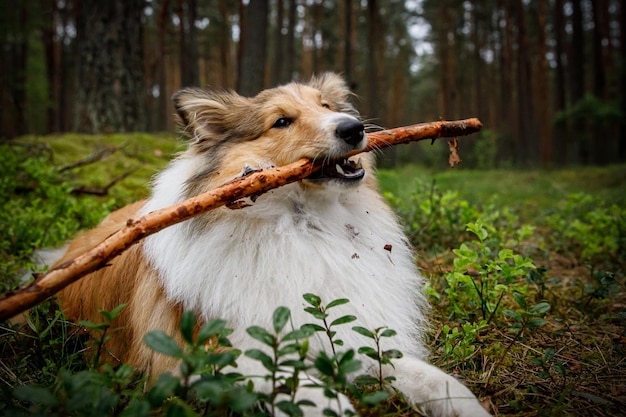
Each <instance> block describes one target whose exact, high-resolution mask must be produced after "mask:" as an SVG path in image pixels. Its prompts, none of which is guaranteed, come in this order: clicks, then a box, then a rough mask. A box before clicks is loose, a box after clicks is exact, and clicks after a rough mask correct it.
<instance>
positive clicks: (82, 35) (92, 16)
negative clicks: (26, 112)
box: [75, 0, 145, 132]
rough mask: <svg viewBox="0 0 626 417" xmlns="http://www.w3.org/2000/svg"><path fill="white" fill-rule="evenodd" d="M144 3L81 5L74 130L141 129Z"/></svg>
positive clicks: (128, 0) (136, 0)
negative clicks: (142, 18) (142, 19)
mask: <svg viewBox="0 0 626 417" xmlns="http://www.w3.org/2000/svg"><path fill="white" fill-rule="evenodd" d="M143 6H144V4H143V1H142V0H116V1H106V2H81V3H80V4H79V6H78V16H77V20H76V29H77V33H76V42H77V47H78V53H79V55H80V57H81V59H80V60H79V61H78V85H77V91H78V92H77V99H76V104H77V111H76V118H75V130H79V131H87V132H118V131H136V130H144V129H145V126H144V116H145V110H144V106H145V102H144V93H145V91H144V86H143V50H142V48H143V32H142V26H141V25H139V24H137V22H140V21H141V15H142V13H143Z"/></svg>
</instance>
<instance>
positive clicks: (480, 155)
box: [0, 0, 626, 168]
mask: <svg viewBox="0 0 626 417" xmlns="http://www.w3.org/2000/svg"><path fill="white" fill-rule="evenodd" d="M0 43H1V44H2V48H1V50H0V54H1V56H0V83H1V84H0V94H1V97H0V109H2V110H1V126H0V141H6V140H8V139H11V138H14V137H16V136H20V135H24V134H47V133H52V132H70V131H72V132H86V133H112V132H133V131H147V132H157V131H174V130H175V126H174V120H173V117H172V114H173V109H172V106H171V100H170V97H171V95H172V94H173V93H174V92H175V91H176V90H177V89H179V88H180V87H182V86H192V85H198V86H212V87H217V88H228V89H236V90H238V91H239V92H241V93H242V94H244V95H254V94H256V93H257V92H258V91H260V90H262V89H263V88H267V87H270V86H273V85H276V84H280V83H285V82H288V81H290V80H292V79H306V78H308V77H309V76H310V75H312V74H315V73H318V72H321V71H338V72H340V73H342V74H343V75H344V76H345V77H346V79H347V80H348V82H349V84H350V85H351V87H352V88H353V90H354V91H355V93H356V94H357V95H358V97H359V102H358V103H357V106H358V108H359V110H360V111H361V113H362V114H363V116H364V117H365V119H366V120H367V121H368V122H370V123H372V124H375V125H378V126H382V127H395V126H399V125H406V124H412V123H416V122H420V121H431V120H438V119H441V118H443V119H447V120H453V119H456V118H464V117H479V118H480V119H481V120H482V121H483V123H484V125H485V129H484V130H483V132H482V133H481V134H480V135H478V136H476V138H473V139H467V140H464V141H463V146H464V147H465V149H464V151H463V155H464V162H465V163H466V164H469V166H476V167H479V168H492V167H511V166H516V167H529V166H530V167H551V166H563V165H567V164H594V165H596V164H609V163H616V162H623V161H625V160H626V118H625V117H624V116H623V115H624V114H625V113H626V94H625V89H626V5H625V4H624V2H622V1H619V0H594V1H590V0H466V1H462V0H421V1H419V0H415V1H405V0H368V1H359V0H341V1H339V0H272V1H258V0H249V1H232V0H115V1H80V0H13V1H3V2H1V3H0ZM472 151H473V152H472ZM432 159H433V158H431V160H432ZM438 159H440V158H438ZM396 162H422V163H428V162H429V160H428V153H424V152H412V151H411V147H410V146H409V147H402V148H400V149H395V150H394V151H393V152H391V153H388V154H387V155H386V158H385V161H383V163H385V164H389V165H391V164H394V163H396Z"/></svg>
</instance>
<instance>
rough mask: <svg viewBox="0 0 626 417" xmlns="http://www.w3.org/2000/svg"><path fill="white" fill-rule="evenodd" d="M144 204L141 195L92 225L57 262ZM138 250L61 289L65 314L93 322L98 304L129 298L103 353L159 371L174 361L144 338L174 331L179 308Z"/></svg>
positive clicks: (97, 239) (98, 319)
mask: <svg viewBox="0 0 626 417" xmlns="http://www.w3.org/2000/svg"><path fill="white" fill-rule="evenodd" d="M144 204H145V201H139V202H136V203H134V204H131V205H128V206H126V207H124V208H121V209H119V210H117V211H115V212H113V213H111V214H110V215H109V216H108V217H107V218H106V219H104V221H103V222H102V223H101V224H100V225H98V226H97V227H96V228H94V229H92V230H90V231H88V232H86V233H83V234H81V235H79V236H78V237H76V238H75V239H74V240H73V241H72V243H71V244H70V247H69V248H68V250H67V252H66V254H65V255H64V256H63V258H61V259H60V260H59V261H58V262H57V263H56V265H59V264H62V263H64V262H66V261H70V260H72V259H74V258H76V257H77V256H79V255H82V254H83V253H84V252H85V248H91V247H94V246H96V245H97V244H99V243H100V242H101V241H103V240H104V239H105V238H107V237H108V236H110V235H111V234H112V233H114V232H116V231H117V230H119V229H121V228H122V227H124V226H125V225H126V221H127V220H128V219H129V218H132V217H134V216H135V214H136V213H137V211H138V210H140V209H141V207H142V206H143V205H144ZM140 251H141V246H140V245H135V246H133V247H131V248H130V249H128V250H127V251H125V252H123V253H122V254H121V255H120V256H119V257H118V258H116V259H115V260H114V261H113V262H112V263H111V264H110V265H109V266H107V267H104V268H102V269H100V270H99V271H96V272H94V273H92V274H90V275H88V276H86V277H84V278H83V279H80V280H79V281H77V282H75V283H74V284H72V285H70V286H68V287H67V288H65V289H64V290H63V291H61V293H60V294H59V295H60V298H61V302H62V307H63V308H64V310H65V314H66V315H67V317H69V318H72V319H79V318H80V319H82V320H90V321H92V322H94V323H98V322H101V321H102V316H100V314H99V313H98V311H99V310H106V311H110V310H113V309H114V308H115V307H117V306H118V305H120V304H127V305H126V307H125V308H124V312H123V314H121V315H120V316H119V318H118V319H117V320H116V321H114V323H113V326H112V330H113V331H114V332H115V333H114V335H113V336H114V337H111V338H110V339H109V340H108V341H107V343H106V345H105V347H106V350H107V355H108V357H109V359H111V360H114V361H122V362H127V363H131V364H133V365H135V366H137V367H138V368H140V369H145V370H150V373H151V374H153V375H158V374H160V373H162V372H164V371H166V370H170V369H172V368H173V367H174V365H175V362H174V361H173V360H171V358H169V357H166V356H164V355H159V354H155V353H154V352H153V351H152V350H150V349H148V348H147V346H145V344H144V343H143V341H142V338H143V336H144V335H145V333H147V332H148V331H149V330H153V329H161V330H163V331H165V332H166V333H168V334H170V335H178V334H179V332H178V324H179V322H180V318H181V315H182V308H181V307H180V306H179V305H174V304H172V303H170V302H168V301H167V300H166V298H165V295H164V293H163V290H162V287H161V284H160V283H159V282H158V279H157V277H156V276H155V274H154V272H153V271H152V270H151V269H150V268H149V267H148V265H147V263H146V261H145V258H144V257H143V256H142V255H141V253H140ZM56 265H55V266H56ZM137 277H141V280H138V279H137ZM147 306H150V308H146V307H147ZM131 320H132V324H131V322H130V321H131ZM179 341H180V342H181V343H182V340H179Z"/></svg>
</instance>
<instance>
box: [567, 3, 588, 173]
mask: <svg viewBox="0 0 626 417" xmlns="http://www.w3.org/2000/svg"><path fill="white" fill-rule="evenodd" d="M580 3H581V0H572V45H571V48H570V49H571V56H570V58H571V59H570V60H568V65H567V67H568V69H569V70H570V74H571V79H570V91H571V103H570V104H571V105H574V104H576V103H577V102H579V101H580V100H582V99H583V97H584V95H585V68H586V65H585V53H584V33H583V13H582V8H581V4H580ZM571 133H572V137H571V139H572V142H573V144H574V146H575V147H576V148H577V149H575V151H574V155H573V156H574V158H575V160H574V161H570V162H577V163H583V164H588V163H589V162H590V152H589V143H588V141H587V138H586V126H585V123H584V121H582V120H579V119H578V118H575V119H574V120H573V125H572V132H571Z"/></svg>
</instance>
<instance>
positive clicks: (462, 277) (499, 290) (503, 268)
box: [444, 221, 535, 323]
mask: <svg viewBox="0 0 626 417" xmlns="http://www.w3.org/2000/svg"><path fill="white" fill-rule="evenodd" d="M467 230H468V231H470V232H472V233H473V234H474V235H475V236H476V237H477V238H478V239H476V240H473V241H472V242H470V243H467V244H466V243H462V244H461V247H460V248H458V249H454V250H453V251H452V252H453V253H454V254H455V255H456V258H455V259H454V270H453V271H451V272H449V273H447V274H446V275H445V279H446V282H447V288H446V289H445V290H444V293H445V294H446V295H447V297H448V300H449V301H450V313H451V317H450V318H451V319H455V318H461V319H463V320H470V321H471V320H472V319H473V318H474V316H475V314H476V313H475V312H476V310H478V311H479V312H480V319H481V320H484V321H486V322H487V323H490V322H491V321H492V320H493V319H494V317H495V315H496V312H497V310H498V307H499V306H500V303H501V302H502V299H503V297H504V296H505V295H506V294H507V293H509V292H510V291H520V292H523V293H525V292H526V286H525V285H520V284H519V281H520V280H519V278H523V277H526V276H528V274H529V272H530V270H532V269H534V268H535V265H533V263H532V261H531V260H530V259H529V258H524V257H522V256H521V255H519V254H515V253H514V252H513V250H511V249H508V248H497V247H496V248H494V249H492V248H491V247H490V246H489V245H488V243H489V241H488V238H489V232H488V231H487V228H486V227H485V226H484V225H483V224H482V222H481V221H477V222H476V223H468V225H467Z"/></svg>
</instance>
